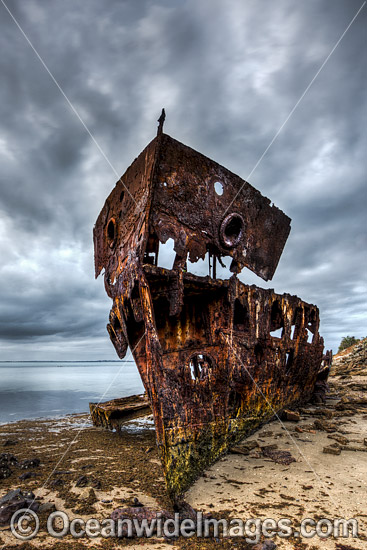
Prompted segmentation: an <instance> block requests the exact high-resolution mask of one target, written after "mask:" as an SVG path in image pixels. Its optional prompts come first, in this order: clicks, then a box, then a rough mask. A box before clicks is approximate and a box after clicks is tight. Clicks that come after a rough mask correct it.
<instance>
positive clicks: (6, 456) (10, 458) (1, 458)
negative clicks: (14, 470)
mask: <svg viewBox="0 0 367 550" xmlns="http://www.w3.org/2000/svg"><path fill="white" fill-rule="evenodd" d="M16 464H18V460H17V458H16V457H15V456H14V455H12V454H10V453H1V454H0V468H3V467H8V468H9V466H14V465H16Z"/></svg>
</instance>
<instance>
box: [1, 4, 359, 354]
mask: <svg viewBox="0 0 367 550" xmlns="http://www.w3.org/2000/svg"><path fill="white" fill-rule="evenodd" d="M4 4H6V6H7V7H8V9H9V10H10V11H11V14H12V15H13V17H14V18H15V20H16V22H17V23H18V25H19V26H17V24H16V22H15V21H14V19H13V18H12V17H11V15H10V14H9V12H8V11H7V10H6V8H5V6H4ZM362 5H363V2H362V0H361V1H356V0H335V1H332V0H317V1H316V0H308V1H307V2H306V1H303V2H300V1H296V0H277V1H271V0H199V1H198V0H180V1H179V0H149V1H148V0H136V1H131V0H130V1H127V0H125V1H124V0H118V1H117V0H106V1H104V2H100V1H99V0H89V1H88V2H83V1H81V0H78V1H75V0H72V1H71V0H64V1H63V2H59V1H56V0H48V1H47V2H42V1H40V0H27V2H24V1H18V0H0V51H1V54H0V64H1V67H0V69H1V79H0V94H1V96H0V111H1V125H0V257H1V261H0V360H13V361H20V360H76V359H77V360H99V359H117V355H116V354H115V351H114V348H113V346H112V344H111V343H110V341H109V337H108V334H107V331H106V328H105V327H106V323H107V322H108V314H109V310H110V306H111V301H110V299H109V298H108V297H107V295H106V294H105V291H104V285H103V278H99V279H97V280H95V279H94V266H93V242H92V230H93V225H94V223H95V221H96V219H97V216H98V213H99V211H100V210H101V208H102V206H103V204H104V201H105V199H106V197H107V196H108V194H109V193H110V191H111V190H112V188H113V187H114V185H115V182H116V180H117V179H118V177H119V176H120V175H122V174H123V173H124V172H125V170H126V168H127V167H128V166H129V165H130V164H131V162H132V161H133V160H134V158H135V157H136V156H138V154H139V153H140V151H141V150H142V149H143V148H144V147H145V146H146V145H147V143H148V142H149V141H150V140H151V139H153V138H154V136H155V134H156V128H157V122H156V121H157V118H158V117H159V115H160V112H161V109H162V107H165V109H166V114H167V119H166V123H165V132H166V133H168V134H169V135H171V136H172V137H174V138H175V139H177V140H179V141H181V142H183V143H185V144H186V145H189V146H190V147H192V148H194V149H196V150H198V151H200V152H201V153H203V154H205V155H206V156H208V157H210V158H212V159H214V160H216V161H217V162H219V163H220V164H222V165H224V166H225V167H226V168H228V169H230V170H231V171H233V172H235V173H236V174H238V175H239V176H241V177H242V178H243V179H248V181H249V182H250V183H251V184H252V185H253V186H254V187H256V188H257V189H259V190H260V191H261V193H262V194H263V195H265V196H267V197H269V198H270V199H271V200H272V201H274V203H275V204H276V205H277V206H278V207H279V208H281V209H282V210H283V211H284V212H285V213H286V214H287V215H288V216H290V217H291V218H292V229H291V233H290V236H289V238H288V241H287V243H286V246H285V249H284V252H283V255H282V257H281V260H280V262H279V265H278V269H277V271H276V273H275V276H274V278H273V280H272V281H270V282H268V283H265V282H264V281H263V280H262V279H260V278H258V277H257V276H256V275H254V274H253V273H251V272H250V271H249V270H247V269H244V270H243V271H242V273H241V275H240V279H241V280H242V281H243V282H245V283H249V284H257V285H258V286H262V287H265V288H274V289H275V291H276V292H280V293H283V292H288V293H290V294H297V295H298V296H300V297H301V298H302V299H303V300H305V301H307V302H310V303H314V304H317V305H318V307H319V309H320V316H321V327H320V332H321V334H322V335H323V336H324V339H325V346H326V348H327V349H329V348H332V349H333V350H334V351H336V350H337V347H338V345H339V343H340V340H341V338H342V337H343V336H346V335H354V336H356V337H362V336H366V335H367V292H366V290H367V282H366V273H367V260H366V249H367V246H366V245H367V243H366V241H367V238H366V237H367V231H366V223H367V222H366V219H367V216H366V206H367V204H366V203H367V189H366V179H367V163H366V153H367V132H366V127H367V116H366V115H367V108H366V105H367V94H366V88H367V55H366V52H367V32H366V20H367V7H366V6H364V7H362V9H361V11H360V12H359V14H358V15H357V17H356V18H355V20H354V22H353V23H352V25H351V26H350V28H349V29H348V30H347V28H348V25H349V24H350V23H351V21H352V20H353V18H354V17H355V15H356V14H357V12H358V10H359V9H360V8H361V6H362ZM19 27H20V28H19ZM345 31H346V32H345ZM343 33H345V34H344V36H343ZM342 36H343V37H342ZM341 37H342V39H341ZM340 39H341V40H340ZM339 40H340V42H339V43H338V41H339ZM335 46H336V47H335ZM333 49H334V50H333ZM36 52H37V53H36ZM37 54H38V55H37ZM330 54H331V55H330ZM328 56H329V58H328ZM40 58H41V60H42V61H43V63H42V62H41V60H40ZM326 60H327V61H326ZM325 61H326V63H325V64H324V62H325ZM323 64H324V66H323ZM45 66H46V67H47V69H46V67H45ZM321 67H322V69H321V71H320V68H321ZM315 76H316V78H315ZM305 91H306V93H305V94H304V92H305ZM303 94H304V95H303ZM294 107H296V108H295V109H294ZM289 115H290V116H289ZM275 136H277V137H276V139H275V140H274V141H273V142H272V140H273V138H274V137H275ZM269 145H270V147H269V148H268V146H269ZM264 153H265V154H264ZM117 176H118V177H117ZM196 268H200V269H204V268H203V267H202V266H201V267H200V264H198V265H197V266H196ZM205 274H206V270H205Z"/></svg>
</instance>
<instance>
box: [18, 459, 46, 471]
mask: <svg viewBox="0 0 367 550" xmlns="http://www.w3.org/2000/svg"><path fill="white" fill-rule="evenodd" d="M40 464H41V461H40V459H39V458H31V459H27V460H23V462H21V463H20V464H19V467H20V468H22V470H28V468H38V466H39V465H40Z"/></svg>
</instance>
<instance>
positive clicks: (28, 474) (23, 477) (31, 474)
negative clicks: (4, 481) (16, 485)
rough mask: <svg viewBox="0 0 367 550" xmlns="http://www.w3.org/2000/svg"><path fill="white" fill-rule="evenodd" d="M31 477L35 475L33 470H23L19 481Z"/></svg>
mask: <svg viewBox="0 0 367 550" xmlns="http://www.w3.org/2000/svg"><path fill="white" fill-rule="evenodd" d="M31 477H37V474H35V473H34V472H24V474H22V475H20V476H19V479H20V481H25V480H26V479H30V478H31Z"/></svg>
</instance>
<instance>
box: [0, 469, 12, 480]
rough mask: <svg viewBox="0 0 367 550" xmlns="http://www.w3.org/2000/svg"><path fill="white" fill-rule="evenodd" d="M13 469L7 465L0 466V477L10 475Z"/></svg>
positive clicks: (4, 477)
mask: <svg viewBox="0 0 367 550" xmlns="http://www.w3.org/2000/svg"><path fill="white" fill-rule="evenodd" d="M12 473H13V471H12V470H11V469H10V468H8V466H0V479H6V478H7V477H10V476H11V474H12Z"/></svg>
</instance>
